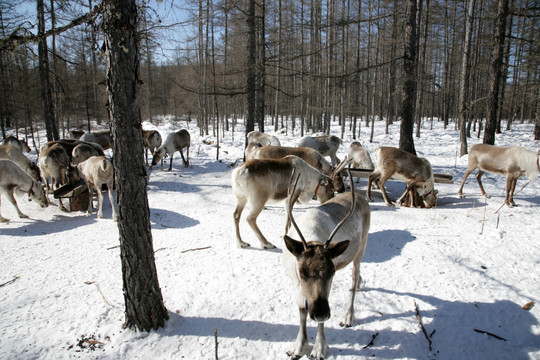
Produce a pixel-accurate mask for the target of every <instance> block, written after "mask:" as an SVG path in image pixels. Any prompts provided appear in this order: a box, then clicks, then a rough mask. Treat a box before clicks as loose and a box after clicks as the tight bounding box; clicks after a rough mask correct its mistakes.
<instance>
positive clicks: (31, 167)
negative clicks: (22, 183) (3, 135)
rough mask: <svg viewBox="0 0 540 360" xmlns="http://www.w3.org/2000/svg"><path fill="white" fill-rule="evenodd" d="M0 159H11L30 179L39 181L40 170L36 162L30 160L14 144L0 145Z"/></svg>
mask: <svg viewBox="0 0 540 360" xmlns="http://www.w3.org/2000/svg"><path fill="white" fill-rule="evenodd" d="M0 159H5V160H11V161H13V162H14V163H15V164H17V165H19V166H20V167H21V169H23V170H24V171H25V172H26V173H27V174H28V175H30V177H31V178H32V179H34V180H35V181H39V182H41V172H40V171H39V167H38V166H37V165H36V163H34V162H31V161H30V159H28V158H27V157H26V156H25V155H24V154H23V153H22V151H21V150H20V149H19V148H17V147H15V146H0Z"/></svg>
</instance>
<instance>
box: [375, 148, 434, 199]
mask: <svg viewBox="0 0 540 360" xmlns="http://www.w3.org/2000/svg"><path fill="white" fill-rule="evenodd" d="M374 156H375V158H376V160H375V169H374V170H373V173H372V174H371V175H370V176H369V180H368V186H367V191H366V197H367V198H368V200H369V201H373V200H372V199H371V184H372V183H373V182H374V181H375V182H378V183H379V187H380V188H381V192H382V195H383V197H384V201H385V202H386V204H387V205H389V206H390V205H392V203H391V202H390V200H388V195H387V194H386V190H385V188H384V184H386V181H388V180H389V179H390V178H392V179H396V180H401V181H403V182H405V183H406V184H407V187H406V189H405V192H404V193H403V195H401V196H400V198H399V199H398V200H397V201H396V203H397V204H398V205H399V204H401V202H402V201H403V199H405V197H406V196H407V195H409V198H410V200H409V204H413V205H414V204H416V202H415V199H414V196H415V192H417V193H418V195H419V196H420V198H421V199H422V202H423V204H424V206H425V207H426V208H431V207H433V205H434V204H435V200H436V198H437V190H435V188H434V187H435V181H434V178H433V169H432V168H431V164H430V163H429V161H428V160H426V159H424V158H420V157H418V156H415V155H413V154H411V153H409V152H407V151H404V150H400V149H398V148H394V147H380V148H378V149H377V150H375V152H374Z"/></svg>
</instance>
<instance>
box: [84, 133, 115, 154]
mask: <svg viewBox="0 0 540 360" xmlns="http://www.w3.org/2000/svg"><path fill="white" fill-rule="evenodd" d="M79 140H81V141H87V142H92V143H96V144H99V145H101V147H102V148H103V150H107V149H111V148H112V139H111V132H110V131H109V130H102V131H96V132H86V133H84V135H83V136H81V137H80V138H79Z"/></svg>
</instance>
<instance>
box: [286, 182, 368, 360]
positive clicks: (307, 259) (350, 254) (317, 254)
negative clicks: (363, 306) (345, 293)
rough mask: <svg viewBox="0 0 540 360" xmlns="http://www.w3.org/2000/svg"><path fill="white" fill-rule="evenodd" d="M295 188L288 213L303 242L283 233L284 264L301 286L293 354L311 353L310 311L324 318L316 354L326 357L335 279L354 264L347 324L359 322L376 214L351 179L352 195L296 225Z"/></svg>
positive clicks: (298, 287) (315, 210)
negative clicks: (363, 264) (358, 300)
mask: <svg viewBox="0 0 540 360" xmlns="http://www.w3.org/2000/svg"><path fill="white" fill-rule="evenodd" d="M349 176H350V174H349ZM296 181H297V180H296ZM295 191H297V190H296V185H295V187H294V188H293V190H292V191H291V192H290V195H289V201H288V205H287V215H288V217H289V218H290V219H291V221H292V224H293V227H294V229H295V231H296V236H298V237H299V238H300V240H301V241H298V240H294V239H293V238H292V237H290V236H288V235H285V236H284V237H283V238H284V241H285V246H286V248H285V249H283V266H284V267H285V272H286V274H287V275H288V276H289V277H290V278H291V279H292V281H293V282H294V286H295V287H296V290H297V292H296V293H297V296H296V299H297V304H298V307H299V312H300V328H299V331H298V337H297V338H296V342H295V343H294V346H293V348H292V350H291V351H289V352H288V355H289V356H291V357H292V358H295V359H298V358H300V357H302V356H303V355H308V351H309V341H308V337H307V329H306V322H307V316H308V314H309V316H310V318H311V319H312V320H314V321H316V322H318V329H317V337H316V338H315V343H314V345H313V349H312V350H311V354H310V358H311V359H322V358H324V357H326V354H327V349H328V344H327V342H326V337H325V334H324V322H325V321H326V320H328V319H329V318H330V306H329V304H328V297H329V295H330V289H331V286H332V279H333V277H334V274H335V272H336V271H337V270H340V269H342V268H344V267H345V266H347V265H348V264H349V263H351V262H352V264H353V268H352V285H351V288H350V294H349V303H348V305H347V309H346V311H345V317H344V318H343V321H342V322H341V326H346V327H350V326H352V325H353V323H354V298H355V294H356V291H358V290H359V289H360V285H361V283H362V277H361V276H360V261H361V260H362V257H363V256H364V253H365V251H366V245H367V237H368V232H369V226H370V221H371V213H370V208H369V205H368V203H367V201H366V200H365V199H364V198H363V197H362V196H361V195H360V194H358V193H356V192H355V191H354V185H353V181H352V179H351V192H350V193H343V194H339V195H338V196H336V197H335V198H333V199H331V200H329V201H327V202H326V203H324V204H322V205H320V206H318V207H317V208H313V209H310V210H308V211H307V212H306V213H305V214H304V215H303V216H302V217H301V218H300V219H299V220H298V224H296V222H295V221H294V218H293V216H292V207H293V205H294V201H293V196H294V194H295ZM302 233H303V234H305V236H304V235H303V234H302Z"/></svg>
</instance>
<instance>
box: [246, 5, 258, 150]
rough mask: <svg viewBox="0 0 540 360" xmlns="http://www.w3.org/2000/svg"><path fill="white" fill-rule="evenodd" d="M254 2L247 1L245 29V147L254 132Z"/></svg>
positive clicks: (255, 39) (255, 55) (255, 47)
mask: <svg viewBox="0 0 540 360" xmlns="http://www.w3.org/2000/svg"><path fill="white" fill-rule="evenodd" d="M255 1H256V0H249V1H248V11H247V27H248V44H247V50H248V59H247V79H246V91H247V92H246V106H247V114H246V115H247V119H246V146H247V134H248V133H249V132H251V131H253V130H255V100H256V97H255V92H256V90H257V83H256V81H257V79H256V71H257V67H256V65H257V64H256V60H257V53H256V52H257V46H256V45H257V38H256V36H257V34H256V31H257V28H256V23H255Z"/></svg>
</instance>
